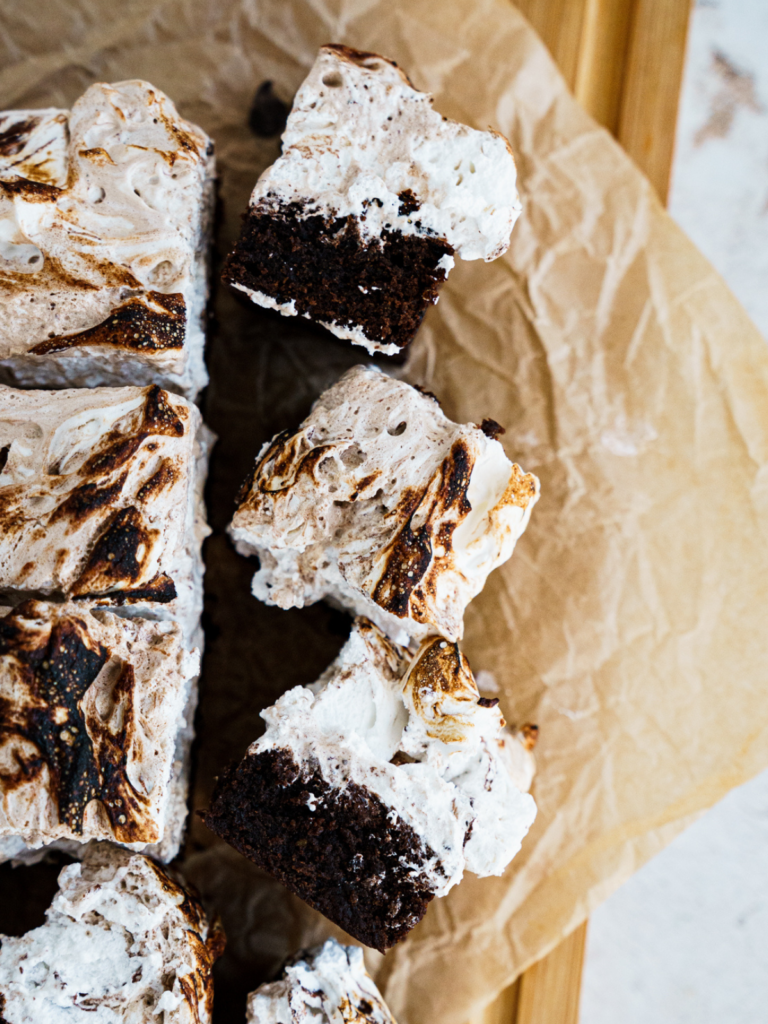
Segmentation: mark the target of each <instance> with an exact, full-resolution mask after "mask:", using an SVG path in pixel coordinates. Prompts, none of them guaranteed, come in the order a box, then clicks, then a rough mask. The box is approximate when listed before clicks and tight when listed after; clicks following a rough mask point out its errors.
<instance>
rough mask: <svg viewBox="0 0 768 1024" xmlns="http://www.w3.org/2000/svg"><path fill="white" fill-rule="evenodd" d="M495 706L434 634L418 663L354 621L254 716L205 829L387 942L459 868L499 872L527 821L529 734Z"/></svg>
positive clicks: (340, 921)
mask: <svg viewBox="0 0 768 1024" xmlns="http://www.w3.org/2000/svg"><path fill="white" fill-rule="evenodd" d="M497 705H498V701H496V700H487V699H484V698H481V697H480V695H479V693H478V690H477V685H476V684H475V680H474V678H473V676H472V673H471V671H470V668H469V665H468V664H467V662H466V659H465V658H464V657H463V655H462V654H461V652H460V651H459V649H458V647H457V646H456V644H453V643H450V642H449V641H447V640H444V639H441V638H439V637H433V638H430V639H428V640H426V641H424V642H423V643H422V645H421V648H420V649H419V651H418V653H417V654H416V655H415V657H412V656H410V655H409V654H408V652H407V651H406V650H405V649H403V648H400V647H398V646H396V645H394V644H392V643H391V642H390V641H388V640H387V639H386V638H385V637H384V635H383V634H382V633H381V632H380V631H379V630H378V629H377V627H376V626H374V625H373V624H372V623H370V622H368V621H367V620H365V619H358V620H357V621H356V623H355V625H354V627H353V630H352V634H351V636H350V639H349V640H348V642H347V644H346V645H345V646H344V648H343V649H342V651H341V653H340V655H339V657H338V659H337V660H336V662H334V664H333V665H332V666H331V667H330V668H329V669H328V670H327V671H326V672H325V673H324V675H323V676H322V677H321V678H320V679H319V680H318V682H317V683H315V684H313V685H312V686H308V687H304V686H298V687H295V688H294V689H292V690H289V691H288V692H287V693H286V694H284V695H283V696H282V697H281V698H280V699H279V700H278V701H277V703H276V704H275V705H274V706H273V707H271V708H268V709H267V710H266V711H265V712H263V716H262V717H263V718H264V719H265V721H266V722H267V731H266V733H265V734H264V736H263V737H262V738H261V739H260V740H258V741H257V742H256V743H254V744H253V745H252V746H251V747H250V748H249V749H248V752H247V753H246V755H245V757H244V759H243V760H242V761H241V762H240V764H238V765H233V766H231V767H230V768H229V769H227V770H226V771H225V772H224V774H223V775H222V776H221V778H220V780H219V782H218V784H217V788H216V791H215V793H214V796H213V800H212V803H211V808H210V810H209V811H208V812H207V814H206V815H205V822H206V824H207V825H208V827H209V828H211V829H212V830H213V831H214V832H216V833H217V835H219V836H221V837H222V838H223V839H225V840H226V841H227V842H228V843H230V844H231V845H232V846H234V848H235V849H236V850H238V851H239V852H240V853H242V854H244V855H245V856H246V857H249V858H250V859H251V860H253V861H254V862H255V863H256V864H258V865H260V866H261V867H263V868H266V869H267V870H268V871H270V872H271V873H272V874H273V875H275V877H276V878H278V879H279V880H280V881H281V882H283V884H285V885H286V886H288V888H290V889H292V890H293V891H294V892H295V893H296V894H297V895H298V896H300V897H301V898H302V899H304V900H306V902H307V903H309V904H310V905H311V906H313V907H314V908H315V909H317V910H319V911H321V912H322V913H323V914H325V915H326V916H327V917H329V918H330V919H331V920H332V921H334V922H335V923H336V924H337V925H339V926H340V927H341V928H343V929H344V930H345V931H347V932H348V933H349V934H350V935H352V936H354V937H355V938H356V939H358V940H359V941H361V942H364V943H365V944H366V945H369V946H373V947H375V948H376V949H379V950H385V949H387V948H388V947H390V946H392V945H393V944H394V943H395V942H397V941H398V940H399V939H401V938H402V937H403V936H404V935H406V934H407V932H408V931H409V930H410V929H411V928H413V926H414V925H415V924H417V923H418V921H419V920H420V919H421V918H422V917H423V915H424V913H425V912H426V909H427V905H428V903H429V902H430V900H432V898H433V897H434V896H442V895H444V894H445V893H447V892H448V891H449V889H451V888H452V887H453V886H454V885H456V883H457V882H459V881H460V880H461V877H462V875H463V872H464V870H465V869H467V870H469V871H473V872H475V873H476V874H478V875H498V874H501V873H502V872H503V871H504V869H505V868H506V866H507V865H508V864H509V862H510V860H511V859H512V857H513V856H514V855H515V853H517V851H518V850H519V848H520V844H521V842H522V839H523V837H524V836H525V834H526V832H527V831H528V829H529V827H530V825H531V823H532V821H533V819H534V817H535V814H536V807H535V804H534V802H533V799H532V798H531V797H530V795H528V793H526V792H523V790H524V789H527V787H528V785H529V784H530V779H531V770H530V762H531V755H530V750H529V748H530V746H531V742H530V737H531V733H530V731H524V732H523V733H521V734H512V733H510V732H509V731H507V730H505V728H504V720H503V718H502V717H501V713H500V711H499V709H498V706H497ZM515 745H516V746H517V752H516V755H511V754H510V753H509V748H510V747H515Z"/></svg>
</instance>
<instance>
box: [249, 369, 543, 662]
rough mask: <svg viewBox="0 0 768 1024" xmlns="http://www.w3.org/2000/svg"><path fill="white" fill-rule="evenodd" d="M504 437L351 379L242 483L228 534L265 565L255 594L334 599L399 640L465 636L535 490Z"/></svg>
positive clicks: (289, 601)
mask: <svg viewBox="0 0 768 1024" xmlns="http://www.w3.org/2000/svg"><path fill="white" fill-rule="evenodd" d="M499 430H500V428H499V427H498V424H495V423H492V422H491V421H484V427H477V426H475V425H474V424H465V425H460V424H456V423H452V422H451V421H450V420H449V419H448V418H447V417H446V416H445V415H444V414H443V412H442V410H441V408H440V405H439V403H438V402H437V400H436V399H435V398H434V397H432V396H430V395H427V394H424V393H422V392H420V391H419V390H417V389H416V388H413V387H411V386H410V385H408V384H405V383H403V382H402V381H398V380H394V379H393V378H391V377H388V376H387V375H385V374H384V373H381V372H380V371H379V370H376V369H373V368H367V367H363V366H357V367H354V368H353V369H352V370H350V371H348V372H347V373H346V374H345V375H344V376H343V377H342V378H341V380H340V381H339V382H338V383H337V384H335V385H334V386H333V387H331V388H330V389H329V390H328V391H326V392H325V393H324V394H323V395H321V397H320V398H319V400H318V402H317V403H316V405H315V406H314V408H313V410H312V412H311V413H310V415H309V416H308V417H307V419H306V420H305V421H304V422H303V423H302V424H301V426H300V427H299V429H298V430H297V431H295V432H291V431H285V432H283V433H282V434H278V435H277V437H275V438H274V439H273V440H272V441H271V442H268V443H267V444H266V445H265V446H264V447H263V448H262V450H261V452H260V453H259V456H258V459H257V463H256V468H255V470H254V472H253V474H252V476H251V478H250V479H249V480H248V481H247V483H246V485H245V486H244V487H243V490H242V492H241V496H240V504H239V507H238V509H237V512H236V513H235V516H234V518H233V520H232V524H231V526H230V533H231V536H232V538H233V540H234V542H235V546H236V547H237V550H238V551H239V552H240V553H241V554H244V555H253V554H255V555H258V557H259V561H260V564H261V567H260V569H259V571H258V572H257V573H256V575H255V576H254V578H253V593H254V594H255V596H256V597H258V598H259V599H260V600H262V601H265V602H266V603H267V604H275V605H278V606H279V607H281V608H291V607H302V606H304V605H306V604H311V603H313V602H314V601H318V600H320V599H321V598H326V599H328V600H329V601H330V602H331V603H333V604H336V605H339V606H341V607H342V608H346V609H348V610H349V611H351V612H353V613H354V614H359V615H366V616H367V617H368V618H370V619H371V620H372V621H374V622H376V623H377V624H378V625H379V626H380V627H381V628H382V629H383V630H384V631H385V632H387V633H388V634H389V635H390V636H391V637H392V638H393V639H395V640H398V642H401V643H407V642H408V639H409V638H415V639H421V638H422V637H424V636H428V635H430V634H440V635H442V636H445V637H447V638H448V639H449V640H458V639H460V638H461V636H462V634H463V629H464V625H463V616H464V610H465V608H466V606H467V605H468V604H469V602H470V601H471V600H472V598H473V597H474V596H475V595H476V594H478V593H479V592H480V590H481V589H482V588H483V586H484V584H485V581H486V578H487V577H488V574H489V573H490V572H491V571H492V570H493V569H495V568H496V567H497V566H499V565H501V564H502V563H503V562H505V561H506V560H507V559H508V558H509V557H510V556H511V554H512V551H513V549H514V546H515V543H516V541H517V539H518V537H519V536H520V535H521V534H522V533H523V531H524V530H525V527H526V526H527V524H528V519H529V517H530V514H531V510H532V508H533V506H534V504H535V503H536V501H537V500H538V496H539V482H538V480H537V479H536V477H535V476H533V475H532V474H530V473H527V474H526V473H523V471H522V470H521V469H520V467H519V466H517V465H515V464H513V463H511V462H510V461H509V459H508V458H507V456H506V455H505V453H504V449H503V447H502V445H501V444H500V442H499V441H498V440H496V439H495V435H496V433H498V431H499Z"/></svg>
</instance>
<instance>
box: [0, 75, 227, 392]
mask: <svg viewBox="0 0 768 1024" xmlns="http://www.w3.org/2000/svg"><path fill="white" fill-rule="evenodd" d="M0 133H1V134H2V143H1V144H0V297H1V298H2V302H0V372H3V371H4V372H5V374H6V379H8V377H9V376H10V377H14V378H18V379H19V380H20V381H21V382H22V383H25V384H27V386H28V385H29V383H34V382H35V379H36V378H35V374H37V375H38V379H39V380H40V382H41V383H44V382H48V383H56V382H57V381H56V379H55V373H56V372H59V373H60V374H61V376H62V379H63V380H64V381H67V380H70V379H71V378H75V379H71V382H72V383H94V382H95V383H128V382H130V381H138V382H142V381H144V380H146V382H147V383H149V382H150V381H151V380H157V379H158V375H160V376H162V377H166V376H167V377H168V378H169V380H168V383H170V384H171V385H173V386H175V387H177V388H178V389H180V390H185V391H187V392H189V393H194V392H196V390H197V389H198V388H199V387H201V386H202V384H204V383H205V379H206V378H205V368H204V366H203V362H202V343H203V329H202V320H201V317H202V313H203V307H204V305H205V300H206V294H207V286H206V269H205V249H206V245H207V236H208V232H209V220H210V209H209V208H210V205H211V201H212V176H213V160H212V156H211V152H212V148H211V144H210V140H209V139H208V138H207V136H206V135H205V134H204V133H203V132H202V131H201V130H200V129H199V128H197V127H195V126H194V125H192V124H189V123H188V122H187V121H184V120H183V119H182V118H181V117H179V115H178V113H177V111H176V109H175V107H174V106H173V104H172V103H171V101H170V100H169V99H168V98H167V97H166V96H165V95H163V93H161V92H160V91H159V90H157V89H154V88H153V87H152V86H151V85H149V84H148V83H146V82H141V81H130V82H120V83H118V84H117V85H103V84H97V85H92V86H91V87H90V88H89V89H88V90H87V92H86V93H85V94H84V95H83V96H82V97H81V98H80V99H79V100H78V101H77V103H75V105H74V107H73V109H72V112H71V113H70V114H68V113H67V111H63V110H37V111H33V110H29V111H11V112H9V113H6V114H0ZM84 349H85V350H84ZM193 350H194V351H193ZM35 356H37V357H38V358H37V359H35V358H34V357H35ZM43 356H45V357H46V359H45V360H43V359H42V357H43ZM88 360H90V373H91V377H92V378H93V380H89V378H88V373H89V370H88V368H87V367H86V366H85V365H81V364H82V363H83V362H87V361H88ZM121 361H122V363H124V364H125V367H124V370H126V369H127V368H128V367H133V369H134V374H133V376H131V375H127V373H126V372H124V374H123V378H122V379H120V373H119V367H117V368H115V367H116V364H118V363H120V362H121ZM105 362H106V365H101V364H102V363H105ZM44 363H48V364H49V366H48V368H47V369H46V367H45V366H44V365H43V364H44ZM69 363H71V364H72V366H71V367H70V368H69V370H67V366H68V365H69ZM110 363H111V364H112V371H113V372H112V374H111V376H110ZM142 363H143V364H145V365H144V367H143V370H142V368H141V366H140V364H142ZM65 364H66V365H65ZM146 364H149V366H150V367H151V368H153V369H154V376H149V377H148V376H147V374H148V373H149V369H148V368H147V365H146ZM57 367H58V371H57ZM46 374H47V375H48V376H47V377H46ZM67 374H69V375H68V376H67ZM137 374H140V375H139V376H137ZM141 374H143V375H141ZM100 376H101V377H102V378H104V379H103V380H101V379H99V378H100ZM59 383H61V381H59Z"/></svg>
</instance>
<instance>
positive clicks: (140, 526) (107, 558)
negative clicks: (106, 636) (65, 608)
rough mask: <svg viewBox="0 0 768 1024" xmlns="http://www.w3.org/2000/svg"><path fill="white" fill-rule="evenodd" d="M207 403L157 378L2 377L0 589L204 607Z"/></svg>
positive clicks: (191, 615) (192, 613)
mask: <svg viewBox="0 0 768 1024" xmlns="http://www.w3.org/2000/svg"><path fill="white" fill-rule="evenodd" d="M202 430H204V428H203V427H202V422H201V417H200V413H199V411H198V410H197V408H196V407H195V406H192V405H190V404H189V403H188V402H186V401H185V400H184V399H183V398H179V397H177V396H176V395H170V394H169V393H168V392H165V391H162V390H161V389H160V388H158V387H156V386H152V387H149V388H100V389H97V390H78V391H54V392H45V391H43V392H41V391H15V390H12V389H11V388H4V387H2V386H0V453H2V458H1V459H0V591H1V590H6V591H8V590H15V591H26V592H29V593H43V594H46V595H47V594H55V593H63V594H64V595H67V596H71V597H75V598H83V597H93V598H98V599H101V600H104V601H105V602H107V603H109V602H111V603H123V602H127V603H128V604H129V605H130V606H131V607H134V608H140V607H144V608H153V609H156V610H157V611H158V613H159V611H160V610H161V609H163V608H164V609H165V611H166V612H167V616H166V617H170V616H171V615H174V616H176V617H178V618H179V619H180V621H181V624H182V627H183V630H184V635H185V640H187V641H189V640H190V638H191V636H192V633H193V632H194V630H195V628H196V624H197V620H198V618H199V615H200V604H201V600H202V598H201V594H200V593H199V591H200V578H199V577H200V574H201V568H200V544H201V543H202V540H203V537H204V536H205V533H206V532H207V527H206V526H205V523H204V522H203V521H202V517H201V515H200V513H199V506H198V501H199V497H198V493H197V476H198V473H197V465H196V463H197V461H199V460H200V459H201V457H202V449H201V442H200V440H199V439H198V434H199V433H200V432H201V431H202Z"/></svg>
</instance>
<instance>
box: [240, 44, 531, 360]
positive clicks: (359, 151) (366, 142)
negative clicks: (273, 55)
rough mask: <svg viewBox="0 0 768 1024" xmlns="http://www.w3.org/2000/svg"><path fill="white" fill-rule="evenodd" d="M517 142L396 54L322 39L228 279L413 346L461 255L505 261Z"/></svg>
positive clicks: (372, 348)
mask: <svg viewBox="0 0 768 1024" xmlns="http://www.w3.org/2000/svg"><path fill="white" fill-rule="evenodd" d="M516 179H517V172H516V169H515V161H514V158H513V156H512V152H511V150H510V147H509V143H508V142H507V141H506V139H504V138H503V137H502V136H501V135H500V134H499V133H498V132H494V131H478V130H476V129H474V128H471V127H469V126H467V125H463V124H459V123H458V122H456V121H451V120H450V119H449V118H446V117H442V116H441V115H440V114H439V113H438V112H437V111H436V110H434V109H433V107H432V97H431V96H430V95H429V94H428V93H424V92H420V91H419V90H417V89H414V87H413V85H412V84H411V82H410V81H409V80H408V78H407V76H406V75H404V74H403V72H402V71H401V70H400V68H399V67H398V66H397V64H396V63H395V62H394V61H391V60H388V59H387V58H386V57H381V56H379V55H378V54H374V53H366V52H362V51H358V50H353V49H351V48H349V47H345V46H335V45H330V46H323V47H321V49H320V52H319V54H318V56H317V59H316V61H315V63H314V65H313V67H312V69H311V70H310V72H309V74H308V76H307V78H306V79H305V81H304V82H303V84H302V86H301V87H300V89H299V91H298V93H297V94H296V97H295V99H294V103H293V108H292V110H291V113H290V115H289V117H288V121H287V124H286V129H285V132H284V133H283V148H282V152H281V155H280V156H279V157H278V159H277V160H276V161H275V163H274V164H272V166H271V167H269V168H268V169H267V170H266V171H265V172H264V173H263V174H262V175H261V177H260V178H259V180H258V182H257V183H256V186H255V188H254V190H253V193H252V195H251V198H250V204H249V208H248V210H247V212H246V214H245V217H244V221H243V227H242V233H241V236H240V240H239V242H238V243H237V245H236V247H235V250H234V252H232V253H231V255H230V257H229V259H228V260H227V262H226V265H225V269H224V281H225V282H226V283H227V284H230V285H231V286H233V287H234V288H236V289H239V290H240V291H242V292H244V293H245V294H246V295H247V296H248V297H249V298H250V299H251V301H253V302H254V303H256V304H257V305H260V306H264V307H266V308H268V309H274V310H277V311H278V312H280V313H282V314H283V315H284V316H302V317H306V318H308V319H310V320H313V321H314V322H316V323H319V324H321V325H322V326H324V327H326V328H328V330H330V331H331V333H333V334H335V335H336V336H337V337H339V338H342V339H346V340H348V341H351V342H352V343H353V344H357V345H362V346H363V347H364V348H366V349H368V351H369V352H371V353H373V352H376V351H378V352H383V353H384V354H386V355H394V354H396V353H398V352H400V351H402V350H403V349H404V348H405V347H406V346H407V345H408V344H409V342H410V341H411V340H412V338H413V336H414V334H415V333H416V331H417V329H418V327H419V324H420V323H421V320H422V318H423V316H424V313H425V312H426V309H427V307H428V306H429V305H430V304H432V303H435V302H436V301H437V298H438V291H439V288H440V286H441V285H442V283H443V282H444V281H445V279H446V277H447V276H448V273H449V271H450V270H451V268H452V267H453V265H454V256H459V257H461V258H462V259H468V260H476V259H483V260H486V261H489V260H493V259H496V257H498V256H500V255H502V253H504V252H505V251H506V249H507V247H508V245H509V239H510V234H511V232H512V227H513V225H514V223H515V221H516V219H517V217H518V216H519V214H520V210H521V206H520V201H519V198H518V194H517V187H516Z"/></svg>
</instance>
